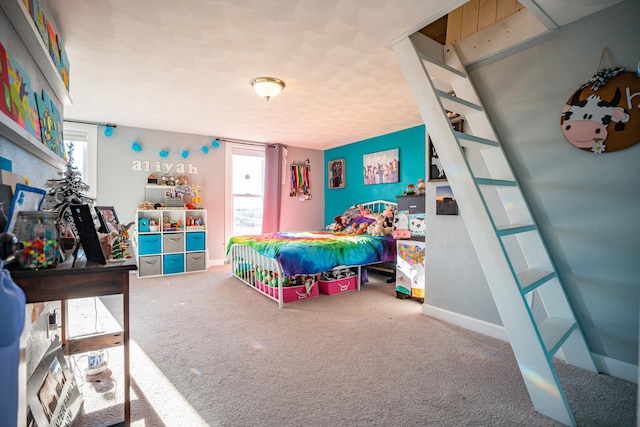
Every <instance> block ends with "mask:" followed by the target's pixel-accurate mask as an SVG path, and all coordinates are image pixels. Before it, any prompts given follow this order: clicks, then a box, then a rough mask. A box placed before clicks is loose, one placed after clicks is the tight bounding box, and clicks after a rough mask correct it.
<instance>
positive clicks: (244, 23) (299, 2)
mask: <svg viewBox="0 0 640 427" xmlns="http://www.w3.org/2000/svg"><path fill="white" fill-rule="evenodd" d="M616 1H617V0H609V1H598V2H597V3H599V5H602V3H605V4H607V5H610V4H612V3H615V2H616ZM461 3H464V0H447V1H445V0H322V1H319V0H135V1H129V0H101V1H86V0H50V8H51V11H52V13H53V15H54V19H55V21H56V22H57V23H58V27H59V31H60V33H61V34H62V35H63V38H64V41H65V44H66V50H67V53H68V56H69V61H70V63H71V98H72V100H73V104H72V105H67V106H65V108H64V117H65V119H71V120H79V121H89V122H98V123H110V124H115V125H122V126H133V127H140V128H148V129H158V130H164V131H174V132H183V133H191V134H198V135H208V136H211V137H219V138H231V139H239V140H247V141H256V142H272V143H283V144H286V145H290V146H295V147H306V148H315V149H322V150H324V149H327V148H332V147H335V146H339V145H343V144H347V143H351V142H356V141H359V140H362V139H366V138H370V137H374V136H378V135H383V134H386V133H390V132H394V131H397V130H401V129H405V128H408V127H411V126H416V125H418V124H420V123H421V120H420V117H419V114H418V111H417V108H416V107H415V104H414V100H413V98H412V95H411V93H410V91H409V88H408V86H407V84H406V83H405V79H404V76H403V75H402V72H401V70H400V67H399V65H398V64H397V61H396V58H395V55H394V53H393V52H392V51H391V50H390V49H388V48H386V47H385V45H388V43H389V42H390V41H392V40H394V39H397V38H398V37H400V36H403V35H406V34H410V33H413V32H415V31H416V30H418V29H419V28H421V27H423V26H424V25H426V24H427V23H430V22H432V21H434V20H435V19H437V18H439V17H441V16H443V15H444V14H446V13H447V12H448V11H450V10H452V9H453V8H455V7H457V6H458V5H460V4H461ZM523 3H525V2H523ZM565 3H570V5H568V7H569V8H573V9H574V10H575V6H576V3H581V4H582V3H584V4H585V5H586V6H587V7H588V8H590V7H591V5H592V4H593V3H594V0H567V1H565ZM551 4H554V3H553V2H551ZM602 7H604V6H602ZM559 9H562V8H558V6H557V5H554V10H559ZM554 13H559V14H560V15H561V16H562V21H563V22H562V23H566V22H570V21H571V20H572V19H571V18H567V13H566V9H562V10H561V11H559V12H554ZM552 19H553V18H552ZM259 76H273V77H277V78H280V79H282V80H284V81H285V83H286V88H285V89H284V91H283V92H282V93H281V94H280V95H278V96H277V97H275V98H272V99H271V100H270V101H268V102H267V101H265V100H264V99H262V98H260V97H259V96H258V95H256V93H255V92H254V91H253V89H252V88H251V86H250V85H249V81H250V80H251V79H252V78H254V77H259ZM177 143H178V141H177Z"/></svg>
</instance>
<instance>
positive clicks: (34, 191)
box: [4, 183, 47, 233]
mask: <svg viewBox="0 0 640 427" xmlns="http://www.w3.org/2000/svg"><path fill="white" fill-rule="evenodd" d="M46 195H47V192H46V191H44V190H42V189H40V188H35V187H30V186H28V185H24V184H20V183H18V184H16V190H15V192H14V193H13V198H12V200H11V207H10V208H9V214H8V215H7V223H6V225H5V229H4V231H5V232H6V233H13V229H14V227H15V225H16V221H17V219H18V213H19V212H22V211H39V210H40V208H41V207H42V202H43V201H44V198H45V196H46Z"/></svg>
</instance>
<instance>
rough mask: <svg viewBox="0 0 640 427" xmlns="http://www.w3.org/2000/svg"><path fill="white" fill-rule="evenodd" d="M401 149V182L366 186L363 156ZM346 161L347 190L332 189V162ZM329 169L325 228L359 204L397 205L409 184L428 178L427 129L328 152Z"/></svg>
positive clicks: (423, 128)
mask: <svg viewBox="0 0 640 427" xmlns="http://www.w3.org/2000/svg"><path fill="white" fill-rule="evenodd" d="M392 148H398V149H399V153H398V154H399V155H400V182H396V183H389V184H369V185H365V184H364V176H363V161H362V156H363V155H365V154H369V153H375V152H377V151H384V150H390V149H392ZM337 159H345V166H346V176H345V178H346V179H345V188H329V182H328V181H329V179H328V177H329V176H330V174H329V171H328V166H327V165H328V162H329V161H331V160H337ZM324 168H325V177H327V178H326V180H325V183H324V187H325V204H324V222H325V226H326V225H328V224H331V223H332V222H333V221H334V218H335V217H336V216H337V215H341V214H342V213H343V212H344V211H345V210H347V208H349V207H350V206H352V205H354V204H356V203H363V202H369V201H373V200H390V201H395V198H396V196H399V195H401V194H402V192H403V191H404V189H405V188H406V186H407V185H408V184H414V185H416V183H417V182H418V178H426V177H425V127H424V125H420V126H416V127H413V128H409V129H404V130H401V131H398V132H393V133H389V134H386V135H381V136H376V137H374V138H370V139H365V140H363V141H358V142H354V143H352V144H348V145H343V146H341V147H336V148H332V149H330V150H326V151H325V152H324Z"/></svg>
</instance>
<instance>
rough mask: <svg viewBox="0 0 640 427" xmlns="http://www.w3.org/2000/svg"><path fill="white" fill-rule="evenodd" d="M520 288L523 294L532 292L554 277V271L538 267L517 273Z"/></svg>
mask: <svg viewBox="0 0 640 427" xmlns="http://www.w3.org/2000/svg"><path fill="white" fill-rule="evenodd" d="M517 276H518V283H520V289H522V292H523V293H524V294H528V293H529V292H533V290H535V289H536V288H537V287H538V286H540V285H542V284H543V283H546V282H548V281H549V280H551V279H553V278H554V277H556V273H555V272H554V271H547V270H542V269H540V268H532V269H530V270H525V271H523V272H521V273H518V274H517Z"/></svg>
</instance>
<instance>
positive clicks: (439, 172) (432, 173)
mask: <svg viewBox="0 0 640 427" xmlns="http://www.w3.org/2000/svg"><path fill="white" fill-rule="evenodd" d="M462 122H463V120H462V119H454V120H451V126H452V127H453V129H454V130H457V131H458V132H462V131H463V130H462V124H463V123H462ZM428 155H429V158H428V159H427V161H428V164H429V181H446V180H447V175H446V174H445V173H444V168H443V167H442V164H441V163H440V158H439V157H438V153H437V152H436V149H435V147H434V146H433V144H432V143H431V137H429V153H428Z"/></svg>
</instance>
